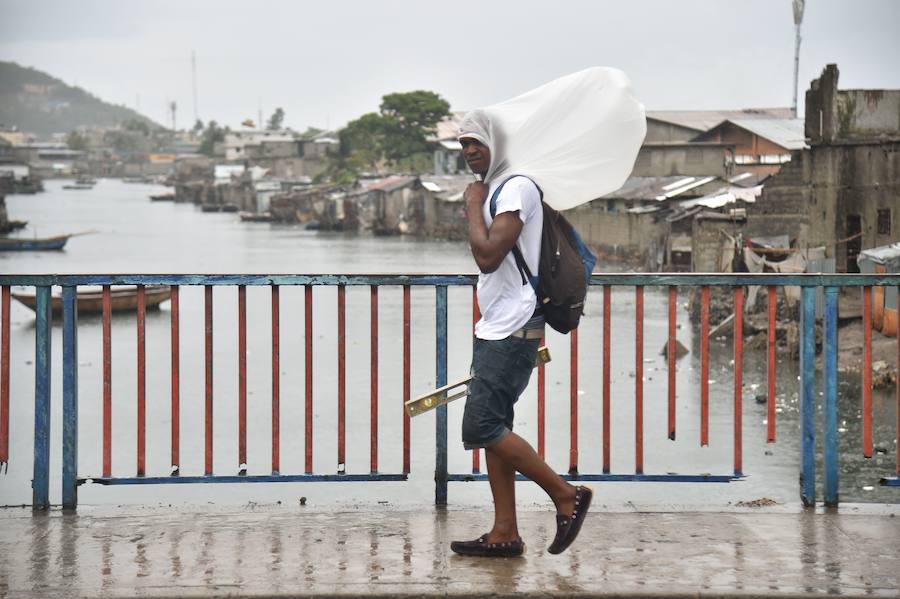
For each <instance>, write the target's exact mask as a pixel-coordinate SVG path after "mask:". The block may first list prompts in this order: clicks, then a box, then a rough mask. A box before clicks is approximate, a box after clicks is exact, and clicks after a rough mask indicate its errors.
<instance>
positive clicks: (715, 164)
mask: <svg viewBox="0 0 900 599" xmlns="http://www.w3.org/2000/svg"><path fill="white" fill-rule="evenodd" d="M733 156H734V145H732V144H729V143H718V142H690V141H688V142H649V143H648V142H645V143H644V145H642V146H641V149H640V151H639V152H638V157H637V160H636V161H635V163H634V170H632V172H631V174H632V176H634V177H665V176H674V175H691V176H707V175H714V176H717V177H721V178H722V179H726V178H728V177H730V176H732V175H733V174H734V161H733Z"/></svg>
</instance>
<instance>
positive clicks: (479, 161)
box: [456, 110, 497, 178]
mask: <svg viewBox="0 0 900 599" xmlns="http://www.w3.org/2000/svg"><path fill="white" fill-rule="evenodd" d="M495 137H496V132H495V131H494V128H493V127H492V125H491V119H490V117H488V115H487V114H486V113H485V112H484V111H482V110H474V111H472V112H470V113H469V114H467V115H466V116H465V118H463V120H462V123H460V126H459V131H458V133H457V136H456V139H458V140H459V143H460V144H461V145H462V154H463V158H465V159H466V164H468V165H469V168H470V169H472V172H473V173H475V174H476V175H481V176H482V177H485V178H486V176H487V174H488V172H489V171H490V170H491V161H492V159H495V158H496V151H497V149H496V147H495V144H496V143H497V140H496V139H495Z"/></svg>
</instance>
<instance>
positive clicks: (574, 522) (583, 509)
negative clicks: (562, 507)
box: [547, 486, 594, 554]
mask: <svg viewBox="0 0 900 599" xmlns="http://www.w3.org/2000/svg"><path fill="white" fill-rule="evenodd" d="M593 497H594V492H593V491H591V489H590V488H589V487H581V486H578V487H575V509H574V510H572V515H571V516H563V515H562V514H557V515H556V537H555V538H554V539H553V543H551V544H550V547H549V548H548V549H547V551H548V552H549V553H553V554H557V553H562V552H563V551H565V550H566V549H567V548H568V547H569V545H571V544H572V542H573V541H574V540H575V538H576V537H577V536H578V533H579V532H580V531H581V525H582V524H583V523H584V518H585V516H587V512H588V509H589V508H590V507H591V499H592V498H593Z"/></svg>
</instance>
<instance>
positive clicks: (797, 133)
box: [694, 118, 806, 180]
mask: <svg viewBox="0 0 900 599" xmlns="http://www.w3.org/2000/svg"><path fill="white" fill-rule="evenodd" d="M694 141H697V142H715V143H721V144H727V145H728V146H729V147H730V148H731V149H730V152H731V155H730V156H727V157H726V161H729V162H733V172H735V173H753V174H755V175H757V180H762V179H764V178H765V177H767V176H769V175H773V174H775V173H777V172H778V171H779V170H781V165H783V164H784V163H786V162H789V161H790V160H791V152H793V151H795V150H801V149H803V148H805V147H806V141H805V140H804V138H803V121H802V120H800V119H774V118H773V119H767V118H750V119H745V118H732V119H726V120H724V121H722V122H721V123H719V124H718V125H716V126H715V127H713V128H712V129H710V130H709V131H706V132H705V133H701V134H700V135H698V136H697V137H695V138H694Z"/></svg>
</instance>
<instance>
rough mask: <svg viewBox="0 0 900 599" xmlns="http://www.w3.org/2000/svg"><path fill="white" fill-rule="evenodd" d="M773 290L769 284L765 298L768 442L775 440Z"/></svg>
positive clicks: (774, 297) (774, 299)
mask: <svg viewBox="0 0 900 599" xmlns="http://www.w3.org/2000/svg"><path fill="white" fill-rule="evenodd" d="M775 291H776V288H775V286H774V285H769V287H768V291H767V296H768V297H767V300H768V303H769V330H768V338H767V346H768V354H767V360H766V365H767V373H766V383H767V385H766V408H767V414H766V441H767V442H768V443H774V442H775V320H776V313H775V307H776V306H775V301H776V294H775Z"/></svg>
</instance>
